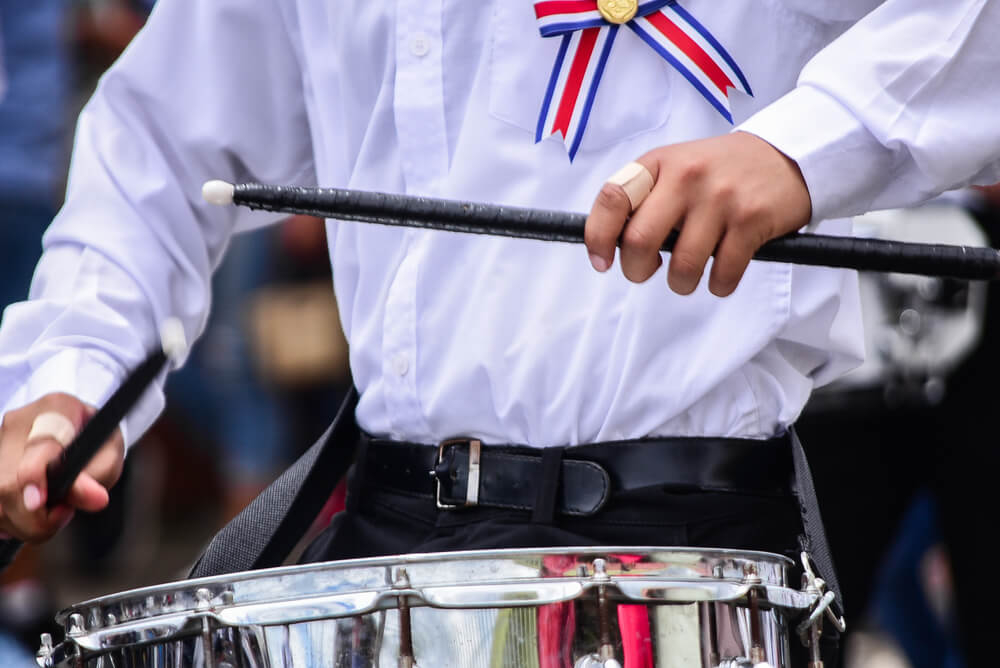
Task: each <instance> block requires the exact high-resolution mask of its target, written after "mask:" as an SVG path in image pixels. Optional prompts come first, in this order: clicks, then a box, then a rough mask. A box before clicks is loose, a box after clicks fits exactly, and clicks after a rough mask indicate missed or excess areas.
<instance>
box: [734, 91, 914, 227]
mask: <svg viewBox="0 0 1000 668" xmlns="http://www.w3.org/2000/svg"><path fill="white" fill-rule="evenodd" d="M735 130H738V131H741V132H748V133H750V134H753V135H756V136H758V137H760V138H761V139H763V140H764V141H766V142H767V143H769V144H771V145H772V146H773V147H775V148H776V149H778V150H779V151H781V152H782V153H784V154H785V155H786V156H788V157H789V158H791V159H792V160H794V161H795V162H796V163H797V164H798V166H799V169H800V170H801V171H802V177H803V178H804V179H805V182H806V187H807V188H808V189H809V196H810V198H811V199H812V214H813V215H812V222H813V223H816V222H819V221H821V220H828V219H831V218H846V217H848V216H854V215H857V214H860V213H864V212H866V211H869V210H870V209H871V208H872V204H873V202H874V201H875V199H876V198H877V197H878V196H879V194H880V193H881V192H882V190H883V189H884V187H885V185H886V184H887V183H890V182H891V180H892V178H893V168H894V162H895V161H894V156H893V152H892V151H891V150H889V149H888V148H886V147H885V146H883V145H882V144H881V143H879V142H878V140H877V139H876V138H875V137H874V136H873V135H872V134H871V133H870V132H869V131H868V130H867V128H865V126H864V125H863V124H862V123H861V121H860V120H858V118H856V117H855V116H854V115H853V114H852V113H851V112H850V111H849V110H848V109H847V108H846V107H844V106H843V105H841V104H840V103H839V102H838V101H837V100H836V99H834V98H833V97H831V96H830V95H828V94H826V93H824V92H823V91H821V90H819V89H817V88H814V87H811V86H799V87H798V88H795V89H794V90H792V91H791V92H789V93H787V94H786V95H784V96H783V97H781V98H778V99H777V100H775V101H774V102H773V103H771V104H770V105H768V106H767V107H765V108H764V109H762V110H760V111H759V112H757V113H756V114H754V115H753V116H751V117H750V118H749V119H747V120H746V121H745V122H743V123H741V124H740V125H739V126H738V127H736V128H735Z"/></svg>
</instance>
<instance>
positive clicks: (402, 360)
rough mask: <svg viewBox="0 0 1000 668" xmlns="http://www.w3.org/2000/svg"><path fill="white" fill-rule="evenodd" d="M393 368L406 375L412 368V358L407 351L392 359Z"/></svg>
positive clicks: (401, 374)
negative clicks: (407, 354)
mask: <svg viewBox="0 0 1000 668" xmlns="http://www.w3.org/2000/svg"><path fill="white" fill-rule="evenodd" d="M392 370H393V371H395V372H396V373H397V374H399V375H400V376H405V375H406V372H407V371H409V370H410V358H409V357H407V356H406V354H405V353H400V354H398V355H396V357H395V358H394V359H393V360H392Z"/></svg>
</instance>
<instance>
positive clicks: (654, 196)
mask: <svg viewBox="0 0 1000 668" xmlns="http://www.w3.org/2000/svg"><path fill="white" fill-rule="evenodd" d="M685 206H686V200H684V199H683V198H682V197H679V196H677V193H676V191H675V189H674V187H673V183H672V181H671V182H670V183H665V182H664V180H663V179H662V178H661V180H660V181H659V182H658V183H657V186H656V187H654V188H653V192H651V193H650V194H649V197H647V198H646V201H645V202H643V203H642V206H640V207H639V209H638V210H637V211H636V212H635V213H634V214H632V217H631V218H630V219H629V221H628V224H627V225H626V226H625V230H624V231H623V232H622V235H621V265H622V272H623V273H624V274H625V277H626V278H628V279H629V280H630V281H634V282H636V283H641V282H642V281H645V280H646V279H648V278H649V277H650V276H652V275H653V274H654V273H656V270H657V269H659V268H660V265H661V264H663V258H662V256H661V255H660V248H662V246H663V242H664V240H665V239H666V238H667V235H668V234H670V231H671V230H673V229H674V228H675V227H677V226H679V225H680V223H681V221H683V219H684V209H685Z"/></svg>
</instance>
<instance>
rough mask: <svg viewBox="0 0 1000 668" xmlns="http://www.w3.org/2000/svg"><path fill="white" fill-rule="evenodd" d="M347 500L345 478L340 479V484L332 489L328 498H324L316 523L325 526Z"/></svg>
mask: <svg viewBox="0 0 1000 668" xmlns="http://www.w3.org/2000/svg"><path fill="white" fill-rule="evenodd" d="M346 500H347V478H344V479H343V480H341V481H340V484H339V485H337V487H336V488H335V489H334V490H333V494H331V495H330V498H329V499H327V500H326V503H325V504H323V509H322V510H320V511H319V515H318V516H317V518H316V522H317V524H319V526H323V527H325V526H326V525H328V524H329V523H330V520H332V519H333V516H334V515H336V514H337V513H339V512H340V511H342V510H343V509H344V504H345V501H346Z"/></svg>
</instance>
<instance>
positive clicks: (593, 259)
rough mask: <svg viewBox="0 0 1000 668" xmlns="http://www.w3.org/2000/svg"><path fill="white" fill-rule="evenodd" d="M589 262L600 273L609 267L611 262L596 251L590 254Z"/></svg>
mask: <svg viewBox="0 0 1000 668" xmlns="http://www.w3.org/2000/svg"><path fill="white" fill-rule="evenodd" d="M590 264H592V265H594V269H596V270H597V271H600V272H602V273H603V272H605V271H607V270H608V269H610V268H611V262H609V261H608V260H605V259H604V258H603V257H601V256H600V255H598V254H597V253H591V254H590Z"/></svg>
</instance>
